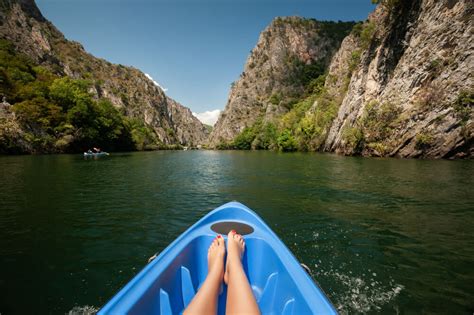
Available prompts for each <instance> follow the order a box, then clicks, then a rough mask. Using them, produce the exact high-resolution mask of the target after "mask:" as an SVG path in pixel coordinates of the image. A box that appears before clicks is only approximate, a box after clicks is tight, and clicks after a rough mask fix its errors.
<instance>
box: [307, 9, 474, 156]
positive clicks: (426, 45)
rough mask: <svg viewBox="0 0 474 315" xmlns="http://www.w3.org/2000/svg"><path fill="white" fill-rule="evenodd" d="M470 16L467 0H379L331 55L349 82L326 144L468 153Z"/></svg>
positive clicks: (473, 59) (360, 150)
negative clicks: (375, 7)
mask: <svg viewBox="0 0 474 315" xmlns="http://www.w3.org/2000/svg"><path fill="white" fill-rule="evenodd" d="M472 16H473V3H472V1H468V0H466V1H448V0H443V1H435V0H413V1H402V0H398V1H382V4H381V5H379V6H378V7H377V9H376V10H375V12H374V13H372V14H371V15H370V16H369V19H368V21H367V22H365V23H364V24H363V25H362V26H361V27H360V30H359V33H358V34H354V32H353V34H351V35H350V36H349V37H348V38H346V39H345V41H344V43H343V45H342V47H341V49H340V50H339V52H338V53H337V54H336V55H335V57H334V58H333V60H332V62H331V66H330V70H329V77H335V78H347V77H350V83H349V85H348V87H347V92H346V93H345V95H344V99H343V101H342V104H341V106H340V108H339V111H338V115H337V117H336V119H335V120H334V121H333V123H332V125H331V128H330V131H329V133H328V137H327V139H326V141H325V144H324V146H323V148H324V150H327V151H336V152H340V153H344V154H363V155H377V156H399V157H427V158H456V157H472V156H473V154H474V152H473V121H472V111H473V103H472V102H473V92H474V84H473V83H474V82H473V70H474V56H473V52H474V49H473V48H474V40H473V31H474V29H473V19H472ZM361 32H363V34H361ZM361 35H363V36H361ZM326 86H327V87H328V88H329V89H332V88H333V84H331V82H330V81H328V80H327V81H326ZM316 106H317V105H316Z"/></svg>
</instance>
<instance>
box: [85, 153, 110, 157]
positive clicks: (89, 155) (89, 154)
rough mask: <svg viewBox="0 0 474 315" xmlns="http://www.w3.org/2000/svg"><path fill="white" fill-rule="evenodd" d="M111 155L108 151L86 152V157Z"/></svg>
mask: <svg viewBox="0 0 474 315" xmlns="http://www.w3.org/2000/svg"><path fill="white" fill-rule="evenodd" d="M107 155H109V153H107V152H100V153H88V152H84V157H86V158H87V157H92V158H94V157H102V156H107Z"/></svg>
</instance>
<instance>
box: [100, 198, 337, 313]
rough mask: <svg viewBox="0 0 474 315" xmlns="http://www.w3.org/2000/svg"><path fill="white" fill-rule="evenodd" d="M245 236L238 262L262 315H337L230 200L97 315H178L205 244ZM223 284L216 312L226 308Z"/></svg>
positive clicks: (268, 234)
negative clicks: (232, 233) (232, 234)
mask: <svg viewBox="0 0 474 315" xmlns="http://www.w3.org/2000/svg"><path fill="white" fill-rule="evenodd" d="M232 229H234V230H236V231H237V233H240V234H242V235H244V238H245V243H246V249H245V253H244V257H243V258H242V263H243V266H244V270H245V272H246V274H247V277H248V279H249V282H250V285H251V286H252V289H253V292H254V295H255V298H256V300H257V302H258V305H259V308H260V310H261V312H262V314H268V313H272V314H285V315H290V314H294V315H296V314H337V312H336V310H335V308H334V307H333V306H332V304H331V303H330V301H329V300H328V298H327V297H326V296H325V294H324V293H323V291H322V290H321V289H320V288H319V287H318V286H317V285H316V284H315V283H314V282H313V280H312V279H311V277H310V276H309V275H308V274H307V273H306V271H305V270H304V269H303V268H302V267H301V266H300V263H299V262H298V261H297V259H296V258H295V257H294V256H293V254H292V253H291V252H290V251H289V249H288V248H287V247H286V246H285V245H284V244H283V242H282V241H281V240H280V239H279V238H278V237H277V236H276V234H275V233H274V232H273V231H272V230H271V229H270V228H269V227H268V226H267V225H266V224H265V222H263V220H262V219H261V218H260V217H259V216H258V215H257V214H256V213H255V212H253V211H252V210H250V209H249V208H247V207H246V206H244V205H243V204H241V203H238V202H230V203H227V204H225V205H222V206H221V207H219V208H217V209H215V210H213V211H211V212H210V213H208V214H207V215H206V216H204V217H203V218H202V219H201V220H199V221H198V222H196V223H195V224H194V225H193V226H191V227H190V228H189V229H188V230H187V231H185V232H184V233H183V234H182V235H180V236H179V237H178V238H177V239H176V240H175V241H174V242H173V243H171V244H170V245H169V246H168V247H167V248H166V249H165V250H163V251H162V252H161V253H160V254H159V255H158V256H157V257H156V258H155V259H154V260H153V261H151V262H150V263H149V264H148V265H147V266H146V267H145V268H144V269H143V270H142V271H140V272H139V273H138V274H137V275H136V276H135V277H134V278H133V279H132V280H131V281H130V282H129V283H128V284H127V285H125V287H123V288H122V289H121V290H120V291H119V292H118V293H117V294H116V295H115V296H114V297H113V298H112V299H111V300H110V301H109V302H108V303H107V304H106V305H105V306H104V307H103V308H102V309H101V310H100V311H99V314H101V315H105V314H124V313H127V314H180V313H182V312H183V310H184V309H185V308H186V306H187V305H188V304H189V303H190V302H191V300H192V298H193V297H194V295H195V293H196V292H197V290H198V288H199V287H200V285H201V284H202V283H203V282H204V279H205V278H206V275H207V248H208V247H209V245H210V244H211V242H212V240H213V239H214V238H215V236H216V233H220V234H222V235H223V236H224V238H225V239H226V238H227V233H228V232H229V231H230V230H232ZM225 298H226V286H225V285H223V290H222V292H221V294H220V295H219V302H218V303H219V306H218V313H219V314H224V312H225Z"/></svg>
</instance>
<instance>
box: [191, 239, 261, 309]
mask: <svg viewBox="0 0 474 315" xmlns="http://www.w3.org/2000/svg"><path fill="white" fill-rule="evenodd" d="M244 250H245V241H244V238H243V237H242V235H240V234H237V233H236V232H235V231H234V230H232V231H230V232H229V234H228V235H227V261H226V264H225V266H226V269H225V272H224V257H225V252H226V249H225V242H224V238H223V237H222V236H221V235H217V237H216V238H215V239H214V240H213V241H212V243H211V246H209V250H208V252H207V265H208V271H207V277H206V280H205V281H204V283H203V284H202V286H201V288H200V289H199V291H198V292H197V293H196V295H195V296H194V298H193V300H192V301H191V303H189V305H188V307H187V308H186V309H185V310H184V312H183V315H193V314H217V299H218V296H219V290H220V287H221V284H222V281H224V282H225V283H226V284H227V302H226V310H225V313H226V314H227V315H229V314H246V315H254V314H260V310H259V309H258V305H257V301H256V300H255V297H254V295H253V292H252V288H251V287H250V284H249V280H248V279H247V276H246V275H245V271H244V268H243V266H242V256H243V254H244Z"/></svg>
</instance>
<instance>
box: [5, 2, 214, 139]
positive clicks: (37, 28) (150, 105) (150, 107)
mask: <svg viewBox="0 0 474 315" xmlns="http://www.w3.org/2000/svg"><path fill="white" fill-rule="evenodd" d="M0 38H2V39H4V40H7V41H9V42H11V43H12V44H13V46H14V48H15V50H16V51H17V52H18V53H20V54H24V55H26V56H28V57H29V58H30V59H32V60H33V61H34V63H36V64H38V65H41V66H44V67H46V68H48V69H49V70H50V71H51V72H53V73H54V74H55V75H58V76H68V77H71V78H74V79H86V80H89V81H91V82H94V83H93V84H92V86H91V87H90V91H89V92H90V93H92V95H93V96H94V98H95V99H108V100H110V102H111V103H112V104H113V106H114V107H115V108H116V109H117V110H118V111H119V112H120V113H123V115H125V116H126V117H130V118H132V119H135V120H137V121H139V122H140V124H142V123H143V124H144V126H145V127H146V128H148V129H150V130H152V133H154V135H153V138H154V139H156V140H157V142H158V144H163V145H168V144H182V145H196V144H200V143H203V142H204V141H205V140H206V139H207V135H208V131H207V129H206V128H205V126H204V125H203V124H201V123H200V122H199V120H197V118H195V117H194V116H193V115H192V113H191V111H190V110H189V109H187V108H186V107H184V106H182V105H181V104H179V103H177V102H176V101H174V100H172V99H170V98H169V97H167V96H166V95H165V93H164V91H163V90H162V89H161V88H160V87H158V86H157V85H155V84H154V83H153V81H152V80H150V79H149V78H147V77H146V76H145V75H144V74H143V73H142V72H141V71H139V70H137V69H135V68H133V67H127V66H123V65H115V64H111V63H110V62H108V61H106V60H103V59H99V58H96V57H94V56H92V55H90V54H89V53H87V52H86V51H85V50H84V48H83V47H82V45H80V44H79V43H77V42H72V41H68V40H66V39H65V38H64V36H63V35H62V34H61V33H60V32H59V31H58V30H57V29H56V28H55V27H54V25H52V24H51V23H50V22H49V21H47V20H46V19H45V18H44V17H43V16H42V14H41V12H40V11H39V10H38V8H37V7H36V5H35V3H34V1H33V0H1V1H0Z"/></svg>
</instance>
